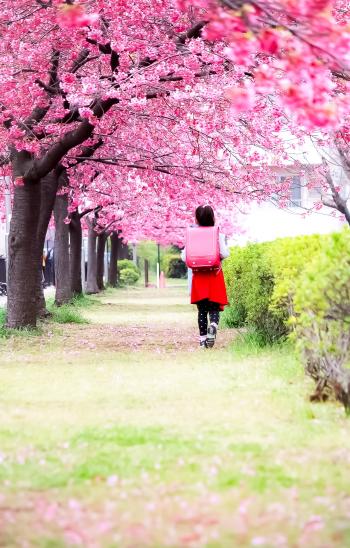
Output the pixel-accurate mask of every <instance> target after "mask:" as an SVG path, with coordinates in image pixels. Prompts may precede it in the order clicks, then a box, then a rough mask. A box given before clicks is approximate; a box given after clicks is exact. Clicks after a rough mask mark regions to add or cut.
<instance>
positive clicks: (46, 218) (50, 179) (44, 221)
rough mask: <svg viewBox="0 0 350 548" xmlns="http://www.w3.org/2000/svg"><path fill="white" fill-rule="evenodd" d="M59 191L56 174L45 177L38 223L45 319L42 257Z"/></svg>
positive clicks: (40, 305) (40, 298) (40, 288)
mask: <svg viewBox="0 0 350 548" xmlns="http://www.w3.org/2000/svg"><path fill="white" fill-rule="evenodd" d="M57 189H58V176H57V173H56V172H51V173H50V174H49V175H47V176H46V177H44V179H42V181H41V183H40V191H41V203H40V215H39V223H38V232H37V239H38V267H37V269H38V271H37V311H38V317H39V318H44V317H46V316H48V314H49V313H48V311H47V309H46V302H45V296H44V289H43V284H42V255H43V249H44V245H45V238H46V233H47V229H48V226H49V223H50V219H51V215H52V212H53V208H54V204H55V198H56V194H57Z"/></svg>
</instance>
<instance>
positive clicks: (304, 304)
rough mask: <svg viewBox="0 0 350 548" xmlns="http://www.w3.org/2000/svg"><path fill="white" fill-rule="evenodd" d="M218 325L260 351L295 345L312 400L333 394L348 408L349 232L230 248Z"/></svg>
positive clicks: (346, 230)
mask: <svg viewBox="0 0 350 548" xmlns="http://www.w3.org/2000/svg"><path fill="white" fill-rule="evenodd" d="M224 273H225V278H226V283H227V288H228V295H229V300H230V306H229V307H227V308H226V310H225V312H224V315H223V322H224V323H225V324H226V325H227V326H229V327H247V328H248V329H250V330H252V331H254V333H255V334H256V337H257V339H258V340H259V341H260V344H261V345H264V344H269V343H273V342H275V341H278V340H281V338H284V337H286V336H287V335H288V334H289V335H290V336H291V338H293V339H294V340H295V341H296V344H297V347H298V348H299V350H300V352H301V355H302V357H303V360H304V363H305V368H306V372H307V373H308V374H309V375H310V376H312V377H313V379H314V380H315V382H316V384H317V387H316V392H315V394H314V396H313V397H314V398H315V399H325V398H326V397H327V396H328V394H329V393H335V395H336V396H337V397H338V399H340V400H341V401H342V402H343V403H344V405H345V408H346V409H347V410H349V409H350V395H349V394H350V373H349V371H348V370H347V369H346V365H347V364H348V363H349V360H350V231H349V229H348V228H345V229H344V230H343V231H341V232H340V233H335V234H331V235H325V236H320V235H314V236H301V237H297V238H284V239H279V240H275V241H274V242H268V243H263V244H250V245H248V246H246V247H244V248H238V247H236V248H233V249H232V250H231V255H230V257H229V258H228V259H227V260H226V261H225V262H224Z"/></svg>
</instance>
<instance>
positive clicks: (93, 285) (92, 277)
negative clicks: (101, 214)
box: [86, 224, 99, 295]
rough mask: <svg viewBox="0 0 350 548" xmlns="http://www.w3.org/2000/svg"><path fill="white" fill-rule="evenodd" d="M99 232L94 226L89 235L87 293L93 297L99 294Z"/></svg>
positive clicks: (91, 227) (90, 228)
mask: <svg viewBox="0 0 350 548" xmlns="http://www.w3.org/2000/svg"><path fill="white" fill-rule="evenodd" d="M96 241H97V232H95V230H94V226H93V224H91V226H90V227H89V235H88V268H87V283H86V293H87V294H88V295H92V294H94V293H98V292H99V289H98V286H97V251H96Z"/></svg>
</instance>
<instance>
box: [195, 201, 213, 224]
mask: <svg viewBox="0 0 350 548" xmlns="http://www.w3.org/2000/svg"><path fill="white" fill-rule="evenodd" d="M196 221H197V223H198V224H199V226H214V225H215V215H214V210H213V208H212V207H211V206H210V205H205V206H198V207H197V209H196Z"/></svg>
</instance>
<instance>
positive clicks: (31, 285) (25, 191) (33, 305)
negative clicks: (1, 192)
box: [7, 174, 41, 328]
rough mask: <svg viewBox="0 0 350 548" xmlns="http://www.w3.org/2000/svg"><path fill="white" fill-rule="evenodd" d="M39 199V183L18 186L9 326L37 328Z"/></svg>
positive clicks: (12, 231) (11, 244) (12, 233)
mask: <svg viewBox="0 0 350 548" xmlns="http://www.w3.org/2000/svg"><path fill="white" fill-rule="evenodd" d="M15 175H16V174H15ZM40 199H41V189H40V185H39V184H38V183H36V184H31V185H28V184H26V185H23V186H15V191H14V201H13V212H12V218H11V225H10V234H9V268H8V288H7V291H8V298H7V326H8V327H10V328H22V327H36V319H37V308H38V307H37V297H38V292H37V288H38V285H37V284H38V238H37V234H38V225H39V214H40Z"/></svg>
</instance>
